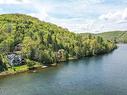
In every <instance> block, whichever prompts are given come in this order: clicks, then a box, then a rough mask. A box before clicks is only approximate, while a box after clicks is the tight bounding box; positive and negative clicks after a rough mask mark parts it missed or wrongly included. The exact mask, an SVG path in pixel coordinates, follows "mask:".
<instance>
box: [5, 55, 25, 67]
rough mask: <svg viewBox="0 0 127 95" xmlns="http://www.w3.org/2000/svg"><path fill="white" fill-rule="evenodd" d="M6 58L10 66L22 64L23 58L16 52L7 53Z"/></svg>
mask: <svg viewBox="0 0 127 95" xmlns="http://www.w3.org/2000/svg"><path fill="white" fill-rule="evenodd" d="M7 58H8V62H9V64H10V65H11V66H20V65H24V63H25V62H24V58H23V57H22V56H21V55H19V54H16V53H9V54H8V55H7Z"/></svg>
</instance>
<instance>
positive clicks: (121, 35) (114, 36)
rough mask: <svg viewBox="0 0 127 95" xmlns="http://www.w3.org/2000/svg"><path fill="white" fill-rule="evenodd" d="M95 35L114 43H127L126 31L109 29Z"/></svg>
mask: <svg viewBox="0 0 127 95" xmlns="http://www.w3.org/2000/svg"><path fill="white" fill-rule="evenodd" d="M97 36H101V37H103V38H104V39H106V40H107V39H108V40H112V41H114V42H115V43H127V31H110V32H104V33H99V34H97Z"/></svg>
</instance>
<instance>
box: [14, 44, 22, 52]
mask: <svg viewBox="0 0 127 95" xmlns="http://www.w3.org/2000/svg"><path fill="white" fill-rule="evenodd" d="M21 50H22V45H21V44H17V45H16V46H15V49H14V51H21Z"/></svg>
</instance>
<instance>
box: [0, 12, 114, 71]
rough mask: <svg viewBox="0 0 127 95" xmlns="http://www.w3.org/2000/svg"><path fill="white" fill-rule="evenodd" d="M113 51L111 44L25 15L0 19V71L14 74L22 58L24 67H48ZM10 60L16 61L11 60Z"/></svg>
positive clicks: (11, 15)
mask: <svg viewBox="0 0 127 95" xmlns="http://www.w3.org/2000/svg"><path fill="white" fill-rule="evenodd" d="M115 47H116V45H115V44H114V43H112V42H111V41H106V40H103V39H102V38H101V37H94V36H91V35H88V36H85V37H82V36H80V35H77V34H75V33H72V32H69V31H68V30H67V29H64V28H62V27H59V26H57V25H54V24H51V23H47V22H44V21H40V20H38V19H37V18H33V17H31V16H28V15H23V14H3V15H0V61H1V65H0V69H1V71H5V70H10V69H14V71H15V70H17V69H16V68H17V66H20V63H21V62H20V59H21V58H23V60H24V61H23V62H24V64H23V65H26V68H31V67H33V66H35V65H43V64H45V65H49V64H53V63H58V62H60V61H66V60H69V59H70V58H72V59H73V58H81V57H85V56H93V55H98V54H103V53H107V52H110V51H112V50H113V49H114V48H115ZM12 54H13V55H12ZM7 56H9V58H10V59H8V57H7ZM13 56H14V57H15V56H16V57H15V58H12V57H13ZM11 58H12V59H13V62H12V61H11ZM17 59H18V60H17ZM8 60H10V62H11V64H10V63H9V61H8ZM14 64H18V65H16V66H15V65H14ZM19 69H20V68H19V67H18V70H19Z"/></svg>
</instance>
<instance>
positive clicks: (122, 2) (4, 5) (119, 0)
mask: <svg viewBox="0 0 127 95" xmlns="http://www.w3.org/2000/svg"><path fill="white" fill-rule="evenodd" d="M7 13H22V14H27V15H31V16H33V17H37V18H38V19H40V20H42V21H47V22H51V23H54V24H57V25H59V26H62V27H64V28H68V29H69V30H70V31H72V32H76V33H80V32H82V33H83V32H91V33H99V32H105V31H115V30H123V31H124V30H127V0H0V14H7Z"/></svg>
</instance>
